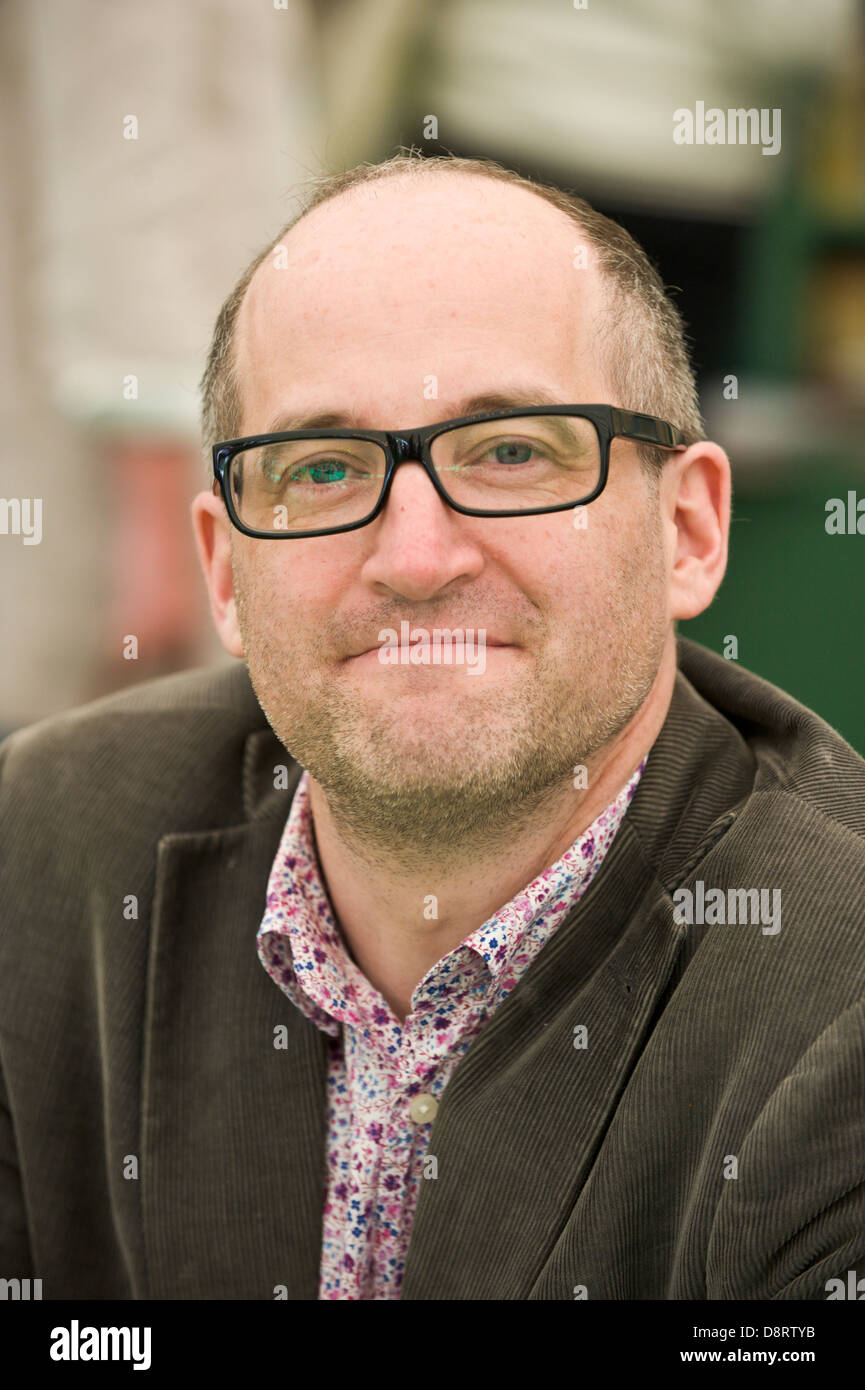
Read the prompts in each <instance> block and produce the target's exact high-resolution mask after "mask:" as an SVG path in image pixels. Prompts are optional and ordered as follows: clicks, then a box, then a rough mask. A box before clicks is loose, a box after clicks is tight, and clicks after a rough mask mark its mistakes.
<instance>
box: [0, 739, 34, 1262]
mask: <svg viewBox="0 0 865 1390" xmlns="http://www.w3.org/2000/svg"><path fill="white" fill-rule="evenodd" d="M14 739H15V735H14V734H12V735H10V736H9V737H7V738H5V739H4V740H3V741H2V743H0V770H2V769H3V768H4V767H5V763H6V755H7V753H8V751H9V749H10V747H11V746H12V744H13V742H14ZM7 781H8V778H7ZM4 851H5V852H7V853H8V846H6V845H4ZM6 870H7V872H8V873H9V874H12V873H13V872H14V869H13V866H12V865H11V864H7V865H6ZM3 896H4V901H3V905H2V907H0V932H3V931H8V930H9V929H10V921H9V918H10V911H9V904H8V897H6V890H5V889H4V894H3ZM0 944H2V943H0ZM2 968H5V967H0V969H2ZM6 1027H8V1020H7V1019H6V1018H4V1017H3V1016H2V1013H0V1278H4V1279H31V1278H33V1277H34V1269H33V1254H32V1251H31V1248H30V1236H29V1232H28V1229H27V1209H26V1206H25V1202H24V1189H23V1183H22V1177H21V1167H20V1163H19V1158H18V1146H17V1143H16V1139H15V1125H14V1122H13V1119H12V1112H11V1107H10V1104H9V1096H8V1092H7V1087H6V1078H5V1076H4V1073H3V1039H4V1032H5V1029H6Z"/></svg>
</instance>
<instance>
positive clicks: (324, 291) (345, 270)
mask: <svg viewBox="0 0 865 1390" xmlns="http://www.w3.org/2000/svg"><path fill="white" fill-rule="evenodd" d="M583 243H584V237H583V234H582V233H581V231H580V229H579V228H578V227H577V226H576V225H575V224H574V223H573V222H572V221H571V220H570V219H569V218H568V217H567V216H566V215H565V214H564V213H563V212H561V211H560V210H559V209H558V208H556V207H554V206H553V205H552V204H550V203H547V202H546V201H545V200H543V199H541V198H539V197H538V196H537V195H535V194H533V193H531V192H530V191H529V190H526V189H522V188H519V187H514V186H513V185H508V184H504V183H498V182H496V181H494V180H491V179H488V178H484V177H478V176H470V175H465V174H456V173H437V174H436V175H428V174H424V175H420V176H418V175H413V176H412V175H409V176H400V177H396V176H394V177H390V178H387V179H384V180H380V181H377V182H373V183H370V184H367V185H362V186H360V187H358V188H355V189H352V190H350V191H349V192H348V193H346V194H342V195H340V196H339V197H338V198H335V199H333V200H331V201H329V202H327V203H324V204H322V205H321V206H320V207H318V208H315V209H314V210H313V211H312V212H310V213H309V214H307V215H306V217H304V218H303V219H302V220H301V221H300V222H299V223H298V224H297V226H296V227H294V228H293V229H292V231H291V232H290V233H289V234H288V235H287V236H286V237H285V239H284V241H283V242H282V243H281V246H280V248H278V249H277V250H276V251H275V252H274V253H272V254H270V255H268V256H267V257H266V258H265V260H264V261H263V262H262V264H261V266H259V268H258V270H257V271H256V274H255V275H254V277H253V279H252V282H251V284H250V287H249V289H248V291H247V294H246V296H245V298H244V302H243V304H242V306H241V310H240V313H239V315H238V323H237V333H236V364H237V373H238V379H239V382H240V387H241V394H242V397H243V401H244V420H245V426H244V431H243V432H250V431H252V430H257V429H262V428H265V420H264V414H266V412H267V411H268V410H269V409H272V408H273V407H276V406H289V407H292V406H294V405H298V406H302V407H303V408H304V409H309V410H313V409H316V408H317V407H318V406H322V407H323V408H329V407H330V406H331V405H333V404H334V402H335V401H337V400H338V399H339V398H341V397H343V398H344V397H345V396H352V397H353V399H354V400H357V398H358V395H360V397H361V398H363V396H364V391H365V389H366V384H368V386H369V390H370V391H372V392H374V393H375V394H376V398H377V400H378V401H379V402H380V403H383V402H382V393H384V396H385V398H386V397H387V395H388V392H389V391H390V392H391V394H393V395H399V394H402V395H404V394H405V391H406V390H408V391H409V392H410V391H411V390H412V389H413V386H412V384H414V386H417V387H418V397H419V399H423V390H422V387H423V383H424V381H427V380H428V379H429V378H430V377H435V378H436V381H437V385H438V387H439V389H440V392H441V394H442V395H443V396H444V395H447V396H449V397H451V398H453V396H454V389H452V388H454V386H455V383H456V378H457V377H459V378H461V381H460V383H459V388H458V389H459V390H460V391H461V388H462V386H463V385H466V386H469V380H468V379H469V378H470V382H471V386H469V389H473V388H477V389H478V390H479V391H483V390H489V389H492V388H494V387H495V386H496V384H497V381H496V380H495V379H494V378H498V377H501V375H502V372H504V374H505V375H506V376H507V375H508V374H511V375H515V376H519V377H520V379H525V376H526V371H527V370H528V371H529V372H530V373H531V371H532V369H534V371H535V373H536V374H537V373H540V375H541V376H543V377H545V378H546V379H547V380H548V381H550V382H552V381H554V380H555V378H556V375H557V373H559V374H560V373H561V372H562V371H571V370H572V369H573V372H575V373H576V376H577V379H579V380H585V379H586V378H587V377H588V378H590V379H591V378H593V377H595V378H596V377H597V376H598V374H599V370H600V369H599V364H598V363H597V361H596V357H597V338H596V330H597V328H598V326H599V325H600V323H601V321H602V318H603V301H604V294H603V291H602V286H601V282H600V277H599V276H598V273H597V271H596V270H595V269H594V268H593V265H592V252H591V248H589V256H588V261H589V264H588V266H586V265H585V264H584V263H583V262H582V261H581V258H580V257H578V256H577V255H576V251H577V248H578V247H579V246H581V245H583ZM575 260H577V261H578V264H577V265H575ZM587 389H588V383H587ZM599 389H600V387H596V390H599ZM582 398H583V399H590V398H592V399H600V398H601V397H599V396H598V395H595V396H593V397H587V396H583V397H582ZM360 404H361V408H362V400H361V402H360ZM402 423H403V424H405V423H406V422H405V421H402Z"/></svg>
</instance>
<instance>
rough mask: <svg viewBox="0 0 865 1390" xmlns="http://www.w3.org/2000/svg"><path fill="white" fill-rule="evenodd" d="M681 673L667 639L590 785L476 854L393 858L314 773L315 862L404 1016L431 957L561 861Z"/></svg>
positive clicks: (640, 754) (652, 732)
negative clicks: (345, 819) (356, 825)
mask: <svg viewBox="0 0 865 1390" xmlns="http://www.w3.org/2000/svg"><path fill="white" fill-rule="evenodd" d="M675 674H676V654H675V646H674V645H673V644H672V643H671V644H669V645H668V647H667V649H666V651H665V654H664V659H663V661H662V662H661V666H660V668H659V670H658V674H657V676H656V678H655V681H654V684H653V685H652V689H651V690H650V691H649V694H648V695H647V697H646V699H645V700H644V701H643V704H642V705H641V706H640V708H639V710H638V711H637V713H636V714H635V715H634V717H633V718H632V719H631V721H630V723H629V724H627V725H626V726H625V728H624V729H622V730H621V731H620V732H619V733H618V734H617V735H616V736H615V737H614V738H613V739H611V740H610V741H609V742H608V743H607V744H605V745H604V746H603V748H601V749H599V750H598V751H597V753H596V754H595V755H594V756H593V757H592V758H591V759H590V760H589V762H588V764H587V767H586V771H587V778H586V781H587V787H586V789H585V790H584V791H575V789H574V786H573V784H572V782H571V780H565V781H564V782H563V783H561V784H560V785H558V786H556V787H554V788H552V789H551V792H550V795H549V798H548V799H547V800H546V801H545V802H544V804H543V806H541V807H539V808H538V809H536V811H535V812H534V814H533V815H532V817H531V818H530V819H529V820H528V821H526V820H525V819H524V818H518V817H517V816H516V815H515V818H514V819H515V826H516V824H517V823H518V824H519V830H518V832H516V831H515V834H514V838H513V841H512V842H511V843H510V844H509V847H508V851H507V853H506V854H503V852H502V850H501V848H500V847H499V845H498V842H497V843H496V844H495V845H494V846H491V847H490V850H489V853H488V854H484V853H483V852H481V853H479V854H478V855H477V856H476V857H475V859H474V860H473V861H472V863H471V864H466V863H464V862H456V863H450V864H448V863H445V864H442V863H441V862H439V861H437V860H435V861H434V860H433V859H432V858H431V859H430V862H429V863H428V864H427V865H426V866H424V865H423V864H412V865H411V866H410V867H409V868H406V867H405V865H404V864H401V863H399V862H394V861H393V859H390V858H388V857H387V855H385V854H378V853H374V852H373V851H372V850H366V849H364V847H363V846H361V845H359V844H358V843H357V842H356V841H354V840H351V839H349V838H347V837H346V836H345V834H344V833H343V832H342V831H341V829H340V827H339V825H338V823H337V820H336V819H335V817H334V815H333V813H332V811H331V808H330V806H329V805H328V801H327V796H326V793H325V791H324V789H323V787H322V786H321V785H320V784H319V783H318V782H316V780H315V779H314V778H310V804H311V808H312V816H313V822H314V825H315V838H316V848H317V851H318V858H319V864H320V867H321V870H322V873H323V876H324V879H325V882H326V884H327V890H328V893H329V896H330V900H331V904H332V906H333V909H334V912H335V914H336V917H337V920H338V921H339V924H340V927H341V930H342V936H343V940H344V942H345V944H346V947H347V949H348V951H349V953H350V955H351V957H352V959H353V960H354V961H355V962H356V964H357V965H358V967H359V968H360V970H361V971H362V972H363V974H364V975H365V976H366V977H367V979H368V980H369V981H370V983H371V984H372V985H373V986H374V987H375V988H376V989H377V990H378V991H379V993H380V994H381V995H382V996H383V997H384V999H385V1000H386V1001H387V1003H388V1004H389V1005H390V1007H391V1009H392V1010H393V1011H394V1013H395V1015H396V1016H397V1018H398V1019H399V1020H400V1022H401V1023H402V1022H404V1020H405V1018H406V1016H407V1015H408V1014H409V1013H410V1011H411V997H412V994H413V992H414V990H415V988H416V987H417V985H418V984H419V983H420V981H421V980H422V979H423V977H424V975H425V974H426V973H427V971H428V970H429V969H431V967H432V966H434V965H435V964H436V963H437V962H438V961H439V960H441V959H442V957H443V956H445V955H447V954H448V952H449V951H452V950H453V949H454V948H455V947H456V946H458V945H459V944H460V942H461V941H463V940H464V939H465V937H466V936H468V935H469V934H470V933H471V932H472V931H475V930H476V929H477V928H478V927H481V926H483V924H484V922H486V921H488V920H489V918H490V917H492V916H493V915H494V913H495V912H496V910H497V909H498V908H500V907H503V906H504V905H505V904H506V903H508V902H509V901H510V900H511V898H513V897H515V896H516V894H517V893H518V892H519V891H520V890H521V889H523V888H525V887H526V885H527V884H529V883H531V882H532V880H533V879H535V878H536V877H537V876H538V874H540V873H541V872H542V871H543V870H544V869H546V868H549V867H550V865H552V864H554V863H556V861H557V860H558V859H559V858H561V856H562V854H563V853H564V851H565V850H566V849H568V847H569V846H570V845H572V844H573V842H574V841H575V840H576V839H577V838H578V837H579V836H580V835H581V834H582V833H583V831H584V830H587V829H588V827H589V826H590V825H591V824H592V822H593V821H595V820H596V819H597V818H598V816H599V815H600V814H601V812H602V811H604V810H606V808H607V807H608V806H609V805H610V803H611V802H612V801H613V800H614V798H615V797H616V796H617V795H618V793H619V792H620V791H621V790H622V788H623V787H624V785H625V784H626V782H627V781H628V779H629V778H630V777H631V776H632V774H633V773H634V772H635V771H636V769H637V768H638V766H639V764H640V762H641V761H642V759H643V758H644V757H645V755H646V754H647V753H648V751H649V749H650V748H651V746H652V744H653V743H654V742H655V739H656V738H657V736H658V734H659V733H660V730H661V726H662V724H663V722H664V719H665V718H666V715H667V710H668V709H669V705H670V699H671V697H672V693H673V684H674V681H675Z"/></svg>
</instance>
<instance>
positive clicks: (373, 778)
mask: <svg viewBox="0 0 865 1390" xmlns="http://www.w3.org/2000/svg"><path fill="white" fill-rule="evenodd" d="M659 536H660V533H659V531H656V532H655V534H654V535H653V536H647V537H646V543H645V545H644V546H643V547H641V550H640V553H639V554H635V553H633V552H631V553H630V554H629V555H628V556H627V560H626V561H624V562H623V563H622V565H621V566H620V569H621V572H620V573H619V574H618V576H617V580H616V582H615V583H614V584H613V586H612V588H611V589H610V590H609V591H608V596H607V601H606V602H605V603H603V604H602V605H597V606H594V607H592V608H591V609H589V610H588V611H587V612H586V613H585V614H584V615H583V618H582V624H581V626H580V628H579V629H578V630H577V629H572V630H570V631H569V632H568V633H566V634H562V635H559V636H558V639H556V635H555V634H553V633H551V632H550V631H549V628H548V626H541V627H539V631H538V634H537V635H538V636H539V638H540V640H539V641H538V642H537V643H536V644H534V645H533V649H532V651H531V652H525V651H524V652H523V653H522V654H521V657H520V663H519V664H520V676H519V679H513V678H512V679H511V680H510V681H509V682H508V684H507V685H503V683H502V682H499V681H492V680H488V677H487V674H486V673H485V674H484V675H479V676H476V677H473V676H468V673H467V670H466V668H465V667H463V668H460V667H455V668H452V669H450V670H449V671H448V672H447V674H446V675H445V673H439V672H437V673H435V676H434V679H435V681H436V682H437V684H436V685H435V687H432V686H430V687H428V688H429V689H430V690H432V689H435V690H437V691H438V692H440V693H439V694H438V695H436V696H435V697H434V698H431V700H430V703H429V710H428V711H426V710H425V702H423V701H422V702H421V705H420V713H419V712H418V708H417V707H415V709H414V710H413V712H412V714H411V715H410V716H409V717H408V718H406V716H405V714H403V716H402V718H401V699H400V695H401V693H403V692H405V691H406V690H407V689H409V684H408V683H409V682H410V681H411V680H412V676H413V674H414V673H412V672H410V671H409V672H406V671H405V670H396V669H395V668H391V667H383V668H382V671H381V674H380V675H378V678H377V684H378V689H379V690H380V692H381V695H380V698H378V697H377V695H372V694H367V693H366V691H361V690H359V689H358V687H357V686H356V685H354V684H351V685H349V683H348V682H343V681H341V680H339V679H338V678H334V674H333V672H332V671H328V670H325V669H323V668H322V666H321V662H320V660H317V659H316V656H315V651H316V641H315V636H314V635H311V636H310V637H309V639H308V640H307V641H305V643H304V646H303V647H302V648H300V649H295V650H294V651H293V652H291V653H287V652H286V649H285V647H284V646H282V647H280V645H279V643H278V642H274V639H273V634H272V632H270V631H268V629H267V627H266V624H261V623H259V622H258V621H257V620H256V618H255V616H254V608H255V605H254V604H252V603H249V602H248V600H247V590H246V587H245V586H243V585H242V584H239V583H237V581H236V584H235V591H236V593H237V608H238V620H239V625H240V628H241V634H242V637H243V645H244V651H245V653H246V654H247V663H248V666H249V673H250V678H251V680H252V684H253V688H254V690H255V693H256V695H257V697H258V700H259V703H260V704H261V707H262V709H263V710H264V713H265V715H266V716H267V719H268V722H269V723H270V725H271V727H272V729H273V730H274V732H275V733H276V735H277V737H278V738H279V739H280V741H281V742H282V743H283V744H284V746H285V747H286V749H287V750H288V751H289V753H290V754H291V756H292V757H293V758H295V759H296V761H297V762H298V763H300V765H301V766H302V767H304V768H306V769H308V770H309V772H310V773H311V774H312V776H313V777H314V778H315V779H316V781H317V782H318V783H319V784H320V785H321V787H322V788H323V790H324V792H325V795H326V797H327V803H328V807H329V810H330V812H331V814H332V816H333V818H334V821H335V823H336V824H337V826H338V827H339V829H340V832H341V833H342V834H343V835H344V836H345V838H346V839H347V841H348V842H350V843H352V844H353V845H354V846H355V848H356V849H357V850H358V851H360V852H362V853H363V854H365V855H366V856H367V857H368V858H371V859H373V860H375V861H376V862H381V863H384V862H387V861H392V857H393V856H394V855H398V856H400V862H401V863H403V864H404V865H405V866H406V867H408V866H409V865H415V866H418V867H420V866H425V867H429V865H430V863H440V864H443V865H451V866H453V865H454V864H456V863H470V862H471V861H472V860H473V859H475V858H476V857H477V855H478V853H479V851H483V852H485V853H487V854H488V853H489V852H490V850H491V849H494V848H501V849H502V850H506V849H507V847H508V844H509V843H512V842H513V838H514V836H516V835H518V834H519V833H520V830H521V828H522V827H523V826H525V825H526V824H528V823H529V822H531V821H534V820H535V819H536V818H537V816H538V815H539V814H542V808H543V807H544V805H545V804H549V805H551V806H552V805H553V804H554V803H555V802H557V801H558V800H560V799H561V797H562V794H563V792H564V791H565V789H570V788H573V786H574V770H575V768H578V767H580V766H581V765H582V766H586V765H588V764H589V763H590V761H591V760H593V759H595V758H597V756H598V754H599V753H601V752H602V750H603V749H604V747H605V745H606V744H608V743H609V742H610V741H611V740H612V739H614V738H615V737H616V735H617V734H619V733H620V732H621V731H622V730H623V729H624V728H625V727H626V726H627V725H628V724H629V723H630V721H631V719H632V718H633V717H634V715H635V714H636V713H637V711H638V710H639V709H640V707H641V706H642V704H643V703H644V701H645V699H646V697H647V696H648V694H649V691H650V690H651V688H652V685H653V683H654V681H655V679H656V676H657V674H658V670H659V667H660V664H661V660H662V657H663V653H664V648H665V644H666V641H667V637H668V620H667V617H666V613H665V611H664V606H663V590H662V582H663V572H662V562H661V551H660V538H659ZM262 611H263V612H265V613H266V612H267V611H268V609H267V605H263V606H262ZM418 621H419V622H423V621H424V620H423V619H422V618H420V619H418ZM391 674H393V675H394V676H395V677H396V680H397V681H399V682H400V686H399V687H397V686H396V685H395V686H394V687H393V690H392V691H391V688H390V687H389V685H388V679H389V676H390V675H391ZM420 674H421V679H422V680H424V681H426V679H427V677H428V676H429V675H430V674H431V673H428V672H422V673H420ZM417 698H418V696H417V693H412V694H410V695H409V697H408V699H409V702H410V703H411V704H412V705H414V704H415V702H416V701H417ZM570 794H571V795H577V794H578V793H576V792H573V791H571V793H570Z"/></svg>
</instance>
